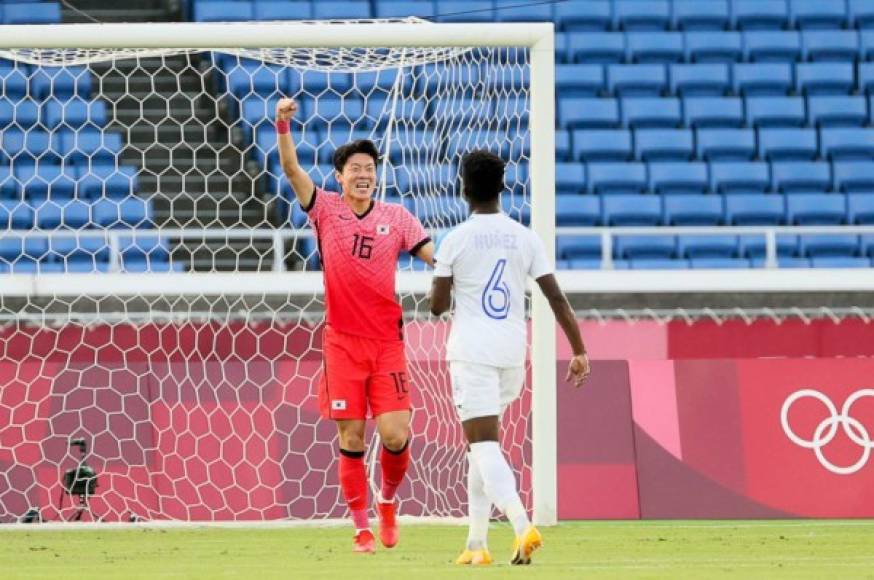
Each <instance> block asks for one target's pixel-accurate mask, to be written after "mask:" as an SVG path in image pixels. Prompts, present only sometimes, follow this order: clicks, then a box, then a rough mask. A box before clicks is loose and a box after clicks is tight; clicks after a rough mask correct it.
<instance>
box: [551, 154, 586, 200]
mask: <svg viewBox="0 0 874 580" xmlns="http://www.w3.org/2000/svg"><path fill="white" fill-rule="evenodd" d="M585 190H586V166H585V165H583V164H582V163H575V162H571V163H564V162H561V161H559V162H556V164H555V192H556V193H557V194H562V193H568V194H575V193H582V192H583V191H585Z"/></svg>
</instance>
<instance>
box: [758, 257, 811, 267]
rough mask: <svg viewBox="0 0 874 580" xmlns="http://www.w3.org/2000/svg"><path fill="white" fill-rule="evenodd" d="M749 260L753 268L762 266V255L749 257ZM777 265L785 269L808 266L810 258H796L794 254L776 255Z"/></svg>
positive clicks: (763, 260)
mask: <svg viewBox="0 0 874 580" xmlns="http://www.w3.org/2000/svg"><path fill="white" fill-rule="evenodd" d="M750 262H752V264H753V268H764V267H765V258H764V257H763V256H760V257H756V258H751V259H750ZM777 267H778V268H787V269H793V268H795V269H797V268H810V258H797V257H795V256H778V257H777Z"/></svg>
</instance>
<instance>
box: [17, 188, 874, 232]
mask: <svg viewBox="0 0 874 580" xmlns="http://www.w3.org/2000/svg"><path fill="white" fill-rule="evenodd" d="M0 223H3V222H2V220H0ZM847 223H850V224H860V225H871V224H874V195H872V193H871V192H866V193H851V194H849V195H847Z"/></svg>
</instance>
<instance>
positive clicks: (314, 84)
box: [289, 66, 479, 106]
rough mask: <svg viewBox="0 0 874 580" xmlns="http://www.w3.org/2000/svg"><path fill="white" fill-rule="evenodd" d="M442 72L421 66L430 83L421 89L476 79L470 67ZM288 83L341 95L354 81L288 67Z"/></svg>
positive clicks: (341, 74)
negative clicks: (454, 80)
mask: <svg viewBox="0 0 874 580" xmlns="http://www.w3.org/2000/svg"><path fill="white" fill-rule="evenodd" d="M440 70H441V73H442V74H435V73H434V70H433V67H431V68H429V67H428V66H424V67H422V69H420V72H421V78H422V80H423V81H424V82H426V83H430V85H429V84H426V85H425V86H423V87H421V88H422V90H423V91H426V92H427V91H429V90H431V89H432V88H433V86H436V85H439V84H440V83H441V82H442V83H443V85H447V86H448V85H449V84H450V81H448V80H447V79H448V78H450V77H451V78H454V79H459V80H461V81H463V82H465V83H467V82H475V81H477V80H478V77H477V73H478V72H479V71H478V70H474V69H472V68H471V67H462V66H459V67H455V68H453V69H451V70H450V69H448V67H442V68H441V69H440ZM289 78H290V81H289V84H290V86H291V87H292V88H295V87H296V86H303V87H306V89H307V93H309V94H311V95H313V94H318V93H321V92H323V91H325V89H331V91H332V92H333V93H336V94H337V95H342V94H345V93H347V92H349V90H350V89H352V87H353V85H354V82H353V80H354V79H353V78H352V75H350V74H348V73H344V72H324V71H321V70H306V71H304V72H302V73H301V72H298V71H295V70H294V69H289ZM311 102H312V101H303V102H302V103H301V104H303V105H304V106H307V105H309V104H310V103H311Z"/></svg>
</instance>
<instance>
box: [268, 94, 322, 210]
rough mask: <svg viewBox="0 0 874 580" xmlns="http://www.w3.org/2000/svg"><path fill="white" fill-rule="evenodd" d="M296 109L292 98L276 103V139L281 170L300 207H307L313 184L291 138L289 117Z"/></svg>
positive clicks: (311, 195) (296, 106) (313, 188)
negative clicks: (300, 161) (301, 163)
mask: <svg viewBox="0 0 874 580" xmlns="http://www.w3.org/2000/svg"><path fill="white" fill-rule="evenodd" d="M297 110H298V105H297V103H296V102H295V101H294V100H293V99H287V98H283V99H279V102H278V103H276V141H277V143H278V145H279V161H280V162H281V163H282V172H283V173H285V177H287V178H288V181H289V183H291V188H292V189H293V190H294V195H295V197H297V200H298V201H299V202H300V205H301V207H303V208H305V209H308V208H309V207H310V203H311V202H312V199H313V191H314V190H315V185H314V184H313V180H312V179H310V176H309V174H308V173H307V172H306V170H304V169H303V168H302V167H301V166H300V163H299V162H298V160H297V148H296V147H295V145H294V140H293V139H292V138H291V118H292V117H294V114H295V113H296V112H297Z"/></svg>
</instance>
